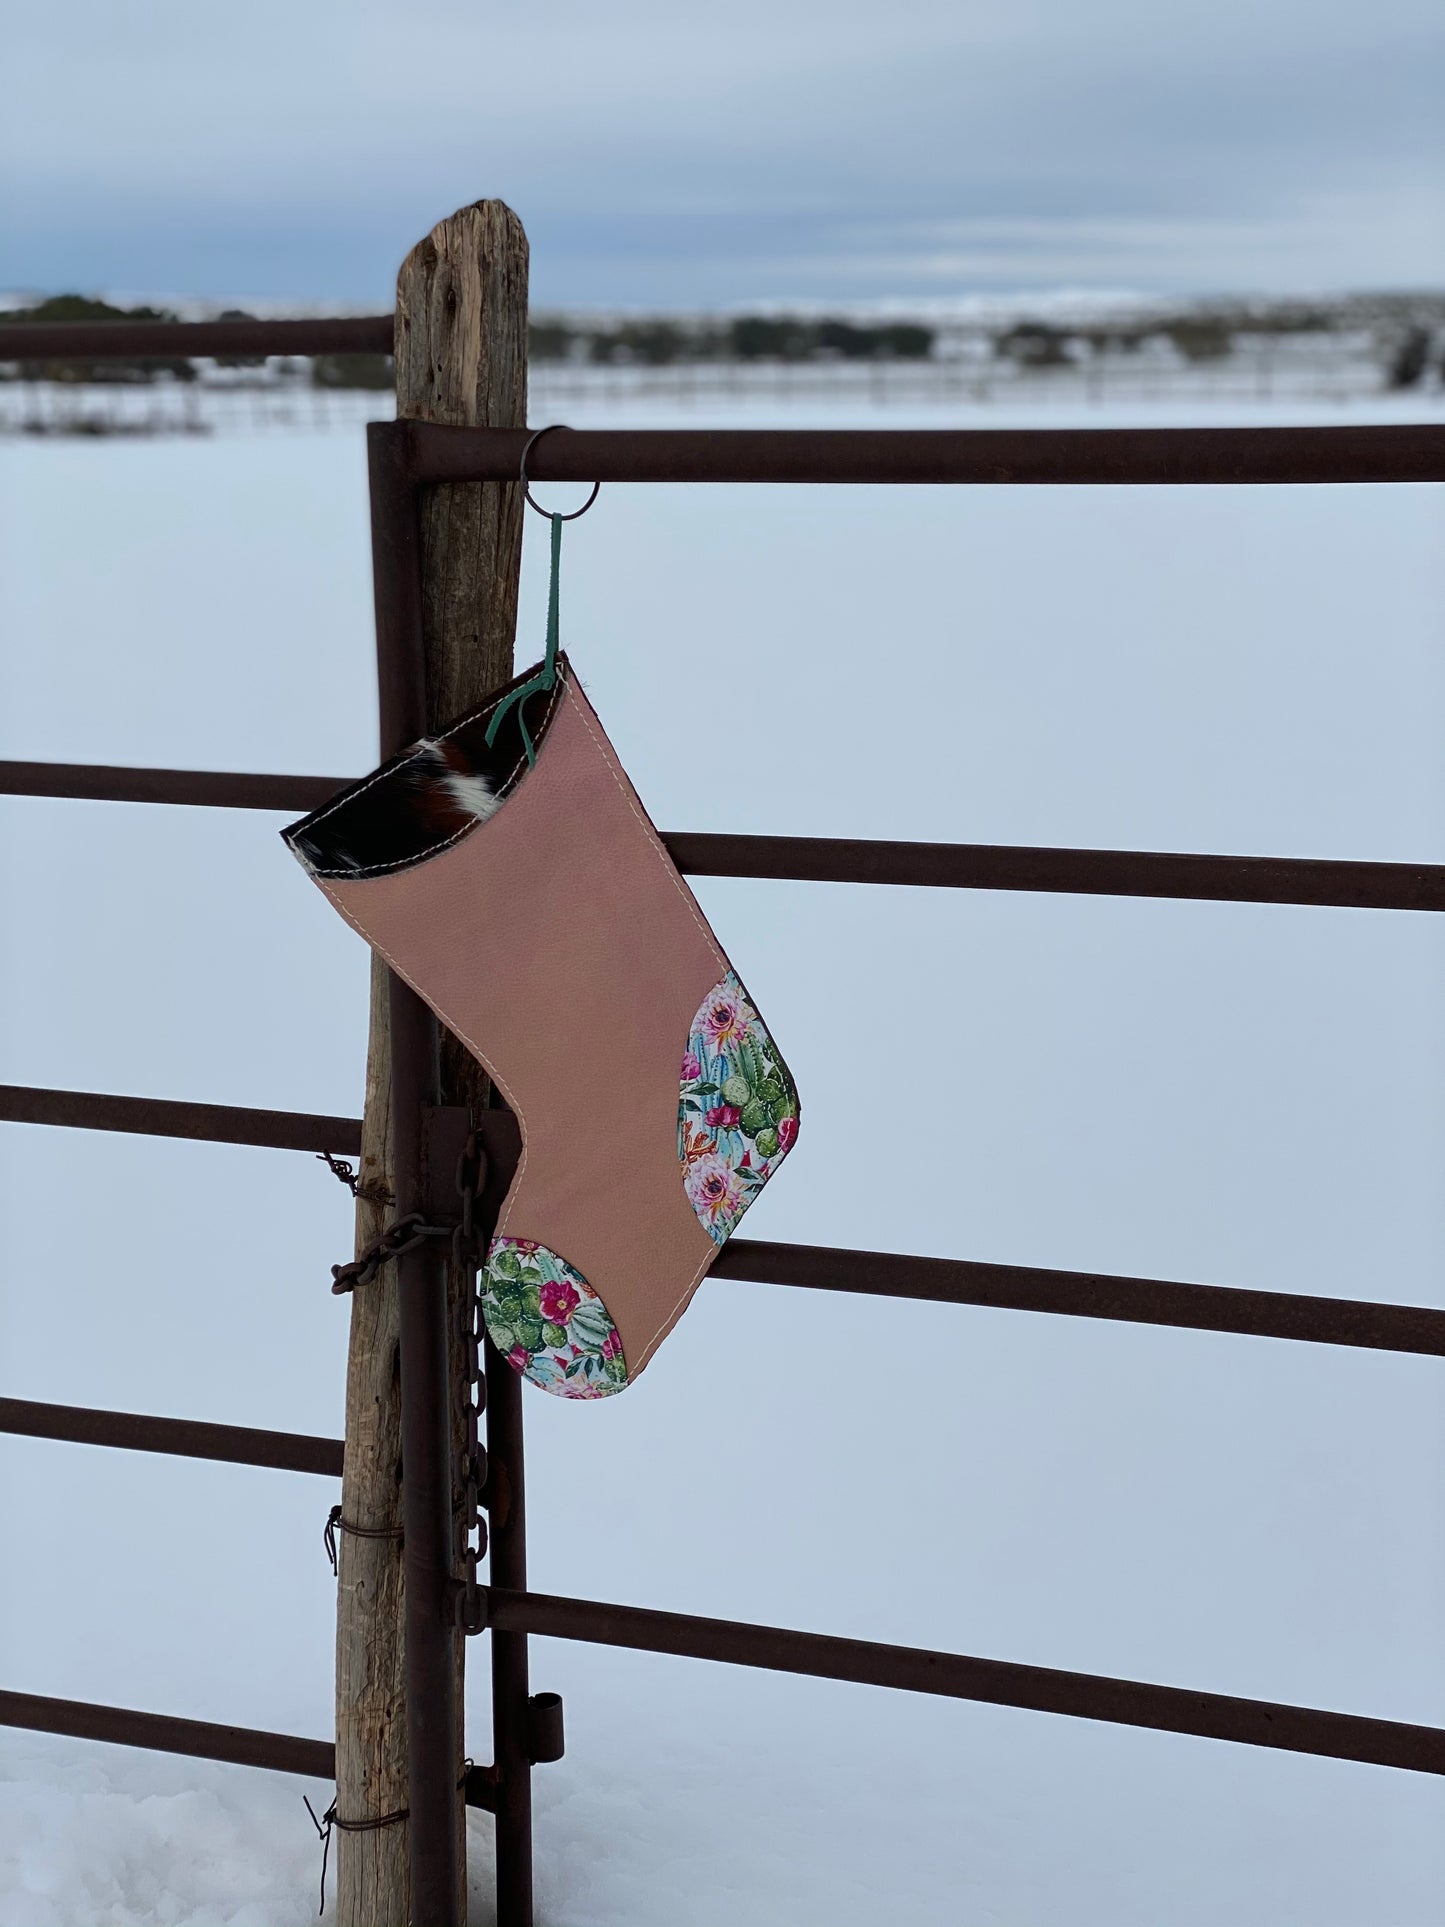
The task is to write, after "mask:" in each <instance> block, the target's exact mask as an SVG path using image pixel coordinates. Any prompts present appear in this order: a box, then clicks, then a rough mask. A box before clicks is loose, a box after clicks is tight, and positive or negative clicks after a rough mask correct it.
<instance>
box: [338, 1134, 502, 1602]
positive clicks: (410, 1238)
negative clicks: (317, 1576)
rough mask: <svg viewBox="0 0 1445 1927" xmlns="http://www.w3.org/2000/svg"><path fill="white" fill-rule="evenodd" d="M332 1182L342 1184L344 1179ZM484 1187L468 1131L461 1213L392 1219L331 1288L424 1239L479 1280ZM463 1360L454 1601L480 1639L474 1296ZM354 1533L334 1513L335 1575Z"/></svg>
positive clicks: (479, 1359)
mask: <svg viewBox="0 0 1445 1927" xmlns="http://www.w3.org/2000/svg"><path fill="white" fill-rule="evenodd" d="M325 1161H326V1163H327V1164H328V1165H330V1166H331V1168H332V1170H333V1171H334V1170H336V1165H337V1164H338V1163H339V1162H340V1160H339V1159H337V1160H335V1161H333V1160H332V1159H331V1158H330V1157H329V1156H328V1157H327V1158H326V1160H325ZM336 1175H337V1176H338V1177H341V1178H342V1182H343V1183H345V1182H347V1180H346V1178H345V1177H344V1176H343V1174H342V1173H341V1172H339V1171H338V1172H337V1173H336ZM486 1181H487V1152H486V1147H485V1145H484V1144H483V1142H482V1138H481V1133H480V1132H478V1131H472V1132H470V1133H469V1134H468V1136H467V1141H466V1143H465V1144H464V1145H463V1147H462V1151H461V1155H460V1157H458V1159H457V1170H456V1191H457V1198H458V1200H459V1209H458V1212H457V1216H456V1217H455V1219H449V1220H447V1221H446V1222H444V1223H440V1224H433V1223H431V1222H430V1221H429V1220H428V1219H427V1218H425V1217H424V1216H423V1214H422V1213H421V1212H420V1211H412V1212H409V1213H408V1214H407V1215H406V1216H405V1217H404V1218H397V1219H395V1220H394V1221H393V1222H392V1223H391V1224H389V1225H388V1226H387V1228H386V1230H385V1231H383V1232H382V1233H381V1235H380V1237H377V1238H373V1239H372V1241H371V1243H370V1244H369V1245H367V1246H366V1247H365V1249H364V1250H363V1251H361V1252H360V1253H359V1254H358V1255H357V1256H356V1257H355V1258H353V1259H352V1260H351V1262H350V1263H349V1264H344V1265H333V1266H332V1267H331V1279H332V1283H331V1289H332V1291H333V1292H336V1293H338V1294H339V1293H342V1292H347V1291H355V1290H356V1288H357V1286H358V1285H364V1284H367V1283H369V1282H370V1280H371V1279H373V1278H374V1277H375V1276H376V1274H377V1272H378V1271H380V1270H381V1267H382V1266H383V1265H384V1264H387V1263H388V1262H389V1261H390V1260H391V1259H393V1258H400V1257H401V1256H402V1255H403V1253H405V1252H408V1251H415V1250H416V1248H417V1246H418V1245H420V1244H423V1243H424V1242H425V1241H426V1240H427V1239H428V1238H450V1240H451V1246H452V1252H451V1255H452V1263H453V1264H454V1265H455V1266H456V1267H457V1269H458V1270H459V1271H460V1272H462V1273H463V1274H464V1275H465V1276H466V1277H467V1278H468V1279H469V1280H471V1281H473V1283H474V1281H475V1277H476V1273H477V1271H478V1269H479V1268H480V1266H481V1263H482V1260H483V1258H484V1257H485V1256H486V1252H485V1249H484V1246H485V1242H486V1240H485V1239H484V1237H483V1234H482V1227H481V1226H480V1225H479V1224H478V1223H477V1204H478V1201H479V1200H480V1198H481V1195H482V1191H483V1189H484V1187H485V1185H486ZM467 1298H468V1312H467V1330H466V1357H465V1361H464V1368H465V1384H464V1390H463V1398H464V1401H465V1412H466V1439H465V1442H464V1444H463V1446H462V1449H461V1452H460V1453H459V1454H458V1457H457V1463H456V1465H455V1466H454V1468H453V1488H452V1489H453V1494H454V1498H453V1509H454V1511H455V1513H456V1517H457V1540H456V1566H457V1569H458V1576H457V1577H456V1579H455V1580H454V1581H453V1586H454V1593H455V1599H456V1616H457V1624H458V1625H459V1626H460V1627H461V1628H462V1629H463V1631H464V1632H468V1633H479V1632H481V1630H482V1628H483V1627H484V1626H485V1624H486V1605H485V1593H484V1592H483V1589H482V1587H481V1586H480V1585H479V1584H478V1581H477V1562H478V1560H480V1559H481V1558H482V1557H483V1556H484V1555H485V1553H486V1550H487V1521H486V1517H485V1514H484V1513H483V1510H482V1494H483V1492H484V1491H485V1489H486V1481H487V1451H486V1447H485V1446H484V1445H483V1444H482V1443H481V1439H480V1436H479V1433H480V1425H481V1414H482V1410H483V1407H484V1406H485V1405H486V1401H487V1381H486V1373H485V1369H484V1364H483V1354H484V1345H485V1327H484V1326H483V1323H482V1313H481V1304H480V1301H479V1300H478V1298H477V1294H476V1291H475V1289H471V1290H469V1292H468V1295H467ZM357 1530H358V1529H357V1528H356V1527H354V1526H351V1525H348V1524H347V1522H346V1521H345V1520H343V1519H342V1518H341V1516H340V1508H339V1507H336V1508H333V1512H332V1516H331V1517H330V1518H329V1519H328V1521H327V1534H326V1537H327V1547H326V1549H327V1555H328V1557H329V1558H330V1559H331V1563H332V1566H333V1569H334V1567H335V1564H336V1558H335V1551H336V1534H337V1532H338V1531H342V1532H355V1531H357ZM359 1536H361V1537H366V1538H373V1537H381V1536H386V1537H389V1536H391V1535H390V1533H389V1532H388V1533H386V1534H381V1533H362V1534H360V1535H359Z"/></svg>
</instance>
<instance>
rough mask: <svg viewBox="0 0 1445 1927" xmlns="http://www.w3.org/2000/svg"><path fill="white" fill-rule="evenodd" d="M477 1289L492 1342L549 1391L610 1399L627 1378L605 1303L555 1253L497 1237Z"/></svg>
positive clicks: (528, 1241)
mask: <svg viewBox="0 0 1445 1927" xmlns="http://www.w3.org/2000/svg"><path fill="white" fill-rule="evenodd" d="M479 1290H480V1292H481V1302H482V1316H483V1317H484V1318H485V1319H486V1321H487V1335H488V1336H489V1337H490V1339H491V1341H492V1343H493V1344H494V1345H495V1346H496V1348H497V1350H498V1351H499V1352H501V1353H502V1355H503V1356H504V1357H505V1359H506V1361H507V1363H508V1364H509V1365H511V1366H512V1367H513V1368H514V1370H516V1371H519V1372H520V1373H521V1374H522V1376H523V1378H529V1379H531V1381H532V1383H533V1384H534V1385H540V1386H541V1387H542V1390H543V1391H544V1392H555V1393H556V1394H557V1396H558V1397H559V1398H606V1396H607V1395H608V1393H609V1392H620V1391H621V1390H622V1388H623V1386H624V1385H625V1384H626V1383H627V1363H626V1360H625V1359H624V1358H623V1356H622V1340H621V1338H620V1337H619V1336H618V1332H617V1327H616V1326H615V1325H614V1324H613V1322H612V1319H611V1316H610V1314H609V1313H608V1310H607V1307H606V1305H604V1304H603V1302H602V1300H601V1299H600V1298H599V1297H598V1295H597V1293H596V1292H595V1291H594V1290H593V1289H592V1287H591V1285H589V1284H588V1282H587V1280H586V1279H585V1278H584V1277H583V1276H582V1274H581V1272H580V1271H578V1270H576V1269H575V1267H574V1266H572V1265H569V1264H568V1263H567V1260H566V1259H565V1258H559V1257H558V1255H557V1253H556V1252H555V1251H549V1250H548V1249H547V1247H546V1246H545V1245H539V1244H535V1243H534V1242H533V1241H532V1239H530V1238H493V1240H492V1244H491V1249H490V1250H489V1251H488V1253H487V1262H486V1266H485V1268H484V1269H483V1271H482V1276H481V1281H480V1285H479Z"/></svg>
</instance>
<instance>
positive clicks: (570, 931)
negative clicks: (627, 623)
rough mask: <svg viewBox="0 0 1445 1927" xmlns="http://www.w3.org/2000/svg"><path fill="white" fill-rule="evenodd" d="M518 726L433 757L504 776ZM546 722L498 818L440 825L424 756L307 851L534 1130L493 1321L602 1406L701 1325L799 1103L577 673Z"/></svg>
mask: <svg viewBox="0 0 1445 1927" xmlns="http://www.w3.org/2000/svg"><path fill="white" fill-rule="evenodd" d="M519 681H520V679H519ZM504 694H505V692H504ZM500 701H501V698H500V697H499V698H498V699H497V702H498V703H499V702H500ZM496 707H497V703H493V704H491V705H489V706H488V707H487V708H486V709H484V710H482V711H479V712H477V713H476V715H474V716H471V717H468V718H465V719H463V722H462V723H460V724H458V725H456V726H455V728H454V729H452V730H449V731H448V732H446V734H445V736H444V737H442V738H441V739H439V741H438V743H437V744H435V745H428V746H423V748H424V749H425V751H426V752H427V753H428V754H429V755H430V757H431V759H432V762H433V763H434V764H435V765H436V767H438V768H440V767H441V758H443V757H445V758H446V760H447V763H448V765H449V770H450V774H451V776H452V777H453V778H455V776H456V772H457V770H458V768H459V767H460V766H461V765H463V764H466V765H467V767H468V768H475V767H476V763H477V761H478V760H481V761H485V757H484V756H481V754H480V752H479V745H480V742H481V729H482V726H484V725H485V723H486V721H487V719H488V718H489V717H490V716H491V715H492V714H493V712H494V710H495V709H496ZM528 719H529V721H530V723H531V726H532V733H533V735H534V737H535V739H536V743H537V760H536V764H535V767H529V766H528V764H527V762H526V760H525V757H522V756H517V757H516V758H515V760H513V759H512V752H511V750H509V749H508V748H507V746H506V744H505V743H504V742H503V743H502V744H501V745H500V748H499V750H498V751H497V752H494V753H493V763H492V766H491V768H490V769H489V770H483V772H482V774H483V779H484V781H485V782H486V783H488V784H489V785H490V787H491V789H492V791H493V792H494V800H493V801H492V803H491V804H490V806H489V807H490V808H491V809H492V810H493V812H494V813H492V814H490V815H487V816H485V818H483V817H482V816H481V815H480V814H471V815H467V814H466V813H465V812H464V811H463V810H462V809H461V808H460V807H457V806H455V805H454V806H452V808H451V813H450V815H448V814H447V813H446V811H445V810H443V811H442V812H441V814H440V816H439V817H438V819H437V822H436V823H434V824H432V825H431V826H430V827H428V826H427V825H426V824H424V823H422V822H421V818H422V817H423V816H424V815H425V811H426V807H427V796H426V784H425V781H424V770H423V769H422V765H423V763H424V761H425V758H424V757H423V755H422V753H421V752H413V753H410V754H409V756H408V757H406V758H401V759H397V761H395V762H394V763H392V764H389V765H387V766H386V767H385V768H384V769H382V770H381V771H379V772H377V774H376V775H375V776H373V777H371V778H368V779H367V780H366V781H365V782H363V783H361V784H357V785H354V786H353V787H352V788H351V789H349V790H346V791H343V792H342V793H341V795H340V796H339V797H338V798H336V799H334V800H333V801H332V802H330V803H328V804H327V805H326V806H325V807H324V808H323V809H321V810H318V811H317V812H315V814H314V815H312V816H310V817H308V818H306V819H304V821H303V822H301V823H298V824H293V825H292V826H291V827H290V828H289V829H288V830H287V831H285V832H284V834H285V836H286V838H287V840H288V842H290V844H291V846H292V848H293V849H294V850H295V851H296V853H297V854H298V855H299V856H300V857H301V859H302V861H303V862H304V863H306V865H307V867H308V868H309V869H310V870H311V871H312V873H313V875H315V877H316V881H317V882H318V883H319V884H320V887H321V888H322V889H323V890H324V891H325V892H326V894H327V896H328V897H329V898H330V899H331V901H332V902H333V903H334V904H335V906H336V908H337V909H338V910H339V911H340V912H341V914H342V916H343V917H345V918H346V920H347V922H348V923H350V924H351V925H352V926H353V927H354V928H355V929H357V930H358V931H360V933H361V934H362V936H364V937H365V938H366V940H367V941H368V942H369V943H370V944H371V945H372V946H373V948H375V949H376V950H377V951H378V952H379V953H380V955H381V956H383V957H384V958H385V959H386V961H387V962H388V964H390V966H391V968H392V969H393V970H395V971H396V972H397V973H398V974H399V975H400V976H402V977H403V978H405V979H406V981H407V982H408V983H409V984H411V985H412V987H413V988H414V989H415V990H416V991H417V992H418V993H419V994H420V995H421V996H422V997H423V998H424V999H425V1000H426V1002H427V1003H428V1004H429V1005H430V1006H431V1008H432V1009H433V1010H434V1011H435V1012H436V1014H437V1016H438V1017H439V1018H440V1020H441V1021H442V1023H444V1024H445V1025H446V1026H447V1027H448V1028H449V1029H450V1030H451V1031H453V1032H454V1033H455V1035H456V1036H457V1037H458V1038H460V1039H461V1041H462V1043H464V1044H465V1045H466V1047H467V1048H468V1049H469V1050H470V1051H471V1052H472V1053H473V1055H474V1056H475V1057H476V1058H477V1059H478V1060H479V1061H480V1062H481V1063H482V1064H483V1065H484V1066H485V1068H486V1070H487V1072H488V1074H489V1076H490V1077H491V1078H492V1080H493V1082H494V1083H495V1085H496V1087H497V1089H498V1090H499V1091H500V1092H501V1094H502V1096H503V1097H504V1098H505V1100H506V1102H507V1104H508V1105H509V1106H510V1108H511V1109H512V1110H513V1111H514V1112H515V1114H516V1116H517V1119H518V1121H519V1124H520V1126H521V1132H522V1139H523V1152H522V1158H521V1163H520V1165H519V1167H518V1170H517V1174H516V1177H515V1179H514V1181H513V1184H512V1186H511V1189H510V1191H509V1192H508V1194H507V1197H506V1200H505V1202H504V1204H503V1207H502V1210H501V1214H500V1217H499V1220H498V1226H497V1233H496V1236H495V1238H494V1239H493V1241H492V1244H491V1247H490V1250H489V1252H488V1255H487V1260H486V1264H485V1267H484V1269H483V1272H482V1276H481V1281H480V1288H481V1293H482V1305H483V1310H484V1312H485V1316H486V1322H487V1328H488V1331H489V1333H490V1335H491V1337H492V1339H493V1341H494V1342H495V1344H496V1345H497V1346H498V1347H499V1348H500V1349H501V1350H502V1351H503V1352H504V1353H505V1355H506V1356H507V1357H508V1358H509V1359H510V1360H511V1362H512V1364H513V1365H514V1366H515V1367H516V1368H517V1369H518V1370H519V1371H520V1372H522V1373H523V1374H524V1375H525V1376H526V1377H527V1378H529V1379H531V1380H532V1382H533V1383H534V1384H537V1385H541V1386H543V1387H544V1388H545V1389H546V1390H547V1391H550V1392H556V1393H559V1394H560V1395H562V1396H563V1397H574V1398H597V1397H601V1396H603V1395H605V1394H607V1393H609V1392H616V1391H620V1390H621V1389H622V1388H623V1387H624V1386H625V1385H628V1384H631V1382H632V1381H633V1380H634V1379H635V1378H636V1377H637V1376H638V1374H639V1373H640V1372H641V1371H642V1370H643V1369H644V1367H645V1366H646V1365H647V1363H648V1361H649V1360H650V1359H651V1357H652V1355H653V1353H654V1352H655V1351H656V1349H657V1347H658V1345H659V1344H660V1343H661V1342H662V1340H663V1338H664V1337H665V1336H666V1335H667V1333H668V1331H669V1330H670V1329H671V1328H672V1326H673V1325H674V1324H675V1323H676V1321H677V1319H678V1318H679V1317H680V1315H681V1314H682V1311H683V1309H684V1308H685V1306H686V1305H687V1302H688V1300H689V1299H690V1298H691V1297H692V1294H693V1292H694V1291H695V1290H696V1289H697V1287H698V1285H699V1284H700V1282H701V1281H702V1278H703V1277H704V1275H705V1273H706V1272H707V1270H708V1267H709V1266H710V1265H711V1264H712V1262H713V1260H714V1258H715V1257H716V1256H717V1253H718V1250H719V1247H720V1246H721V1245H722V1243H723V1242H724V1241H725V1240H726V1238H727V1237H728V1235H729V1234H730V1233H731V1232H732V1230H733V1229H734V1227H735V1226H736V1224H737V1223H738V1221H739V1220H740V1218H741V1217H742V1215H743V1213H744V1212H745V1211H746V1210H747V1208H748V1206H749V1204H750V1203H751V1202H752V1200H753V1199H754V1198H755V1197H756V1196H757V1194H758V1192H759V1190H760V1189H761V1188H762V1186H763V1184H764V1183H766V1182H767V1180H768V1178H769V1177H771V1176H772V1174H773V1172H774V1171H776V1169H777V1167H778V1165H779V1164H780V1163H781V1162H782V1160H783V1158H784V1157H786V1155H787V1153H788V1151H789V1149H790V1148H791V1146H792V1144H793V1142H794V1140H795V1138H796V1135H797V1128H798V1097H797V1091H796V1089H795V1087H794V1084H793V1081H792V1078H791V1077H790V1075H789V1073H788V1071H787V1068H786V1066H785V1065H784V1063H783V1060H782V1058H781V1057H780V1056H779V1055H778V1052H777V1050H776V1048H775V1047H774V1045H773V1042H772V1039H771V1038H770V1037H769V1035H768V1032H767V1030H766V1029H765V1028H764V1026H763V1024H762V1021H761V1019H760V1018H759V1017H758V1015H757V1012H756V1011H755V1010H754V1008H753V1006H752V1004H751V1003H750V1001H749V999H748V997H747V993H746V992H745V990H744V989H743V987H742V985H741V984H740V983H739V981H738V979H737V976H736V974H735V973H734V971H733V969H732V966H731V965H730V964H729V962H728V959H727V957H726V956H725V955H724V953H723V950H722V948H721V946H720V945H719V943H718V941H717V939H716V937H715V936H714V935H713V933H712V931H711V930H710V929H709V927H708V924H707V922H706V919H705V918H704V917H703V915H702V912H701V910H700V909H699V908H698V905H697V902H696V900H695V899H694V897H693V895H692V892H691V891H690V890H689V889H688V887H687V885H686V883H685V882H684V881H683V879H682V877H681V876H680V875H679V873H678V871H677V869H676V867H675V866H674V864H673V862H672V860H671V858H670V857H669V856H668V854H667V851H666V850H665V849H664V847H663V845H662V843H661V841H660V839H659V838H658V835H657V832H656V830H655V829H654V828H653V826H652V824H651V822H650V821H649V820H648V817H647V814H646V812H645V811H644V810H643V808H642V805H641V803H640V802H639V801H638V799H637V796H636V793H635V792H634V790H633V788H632V785H631V784H630V783H629V782H628V780H627V777H626V775H625V774H624V772H623V770H622V768H621V766H620V764H619V763H618V760H617V756H616V754H615V752H614V750H613V748H612V745H611V744H610V743H609V741H608V740H607V737H606V735H605V733H604V732H603V729H602V726H601V724H600V723H599V722H598V720H597V717H596V715H595V714H594V712H593V710H592V707H591V705H590V704H589V703H588V701H587V698H586V697H585V695H583V693H582V691H581V690H580V689H579V688H578V686H577V682H576V678H575V675H574V673H573V671H572V669H571V666H570V664H569V663H568V661H567V659H566V657H565V656H563V657H561V658H560V659H559V663H558V676H557V682H556V685H555V687H554V688H553V690H552V691H551V692H550V693H541V692H539V693H538V694H537V695H536V696H534V697H533V698H531V708H530V710H529V717H528ZM473 752H478V754H477V755H476V756H474V755H473ZM498 754H500V755H502V757H503V761H504V762H505V763H506V764H507V767H506V768H505V769H502V770H500V772H499V770H498V766H497V764H496V760H495V758H496V755H498ZM465 781H466V778H465V776H464V777H463V781H462V783H461V785H458V783H457V782H456V781H455V780H453V781H452V783H451V791H450V792H449V793H454V794H455V795H457V796H459V797H463V798H465V797H466V796H467V794H468V792H467V791H466V789H465ZM497 799H499V800H497ZM483 807H484V808H485V807H488V806H487V805H485V804H484V805H483ZM434 814H435V812H434ZM402 819H406V820H407V821H408V822H410V823H411V824H412V827H411V828H410V829H408V830H404V831H400V830H398V828H397V826H398V824H399V823H400V822H401V821H402ZM438 828H439V829H440V831H441V834H440V835H438V834H437V831H438ZM417 845H419V846H420V847H415V846H417ZM375 859H379V860H375Z"/></svg>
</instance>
